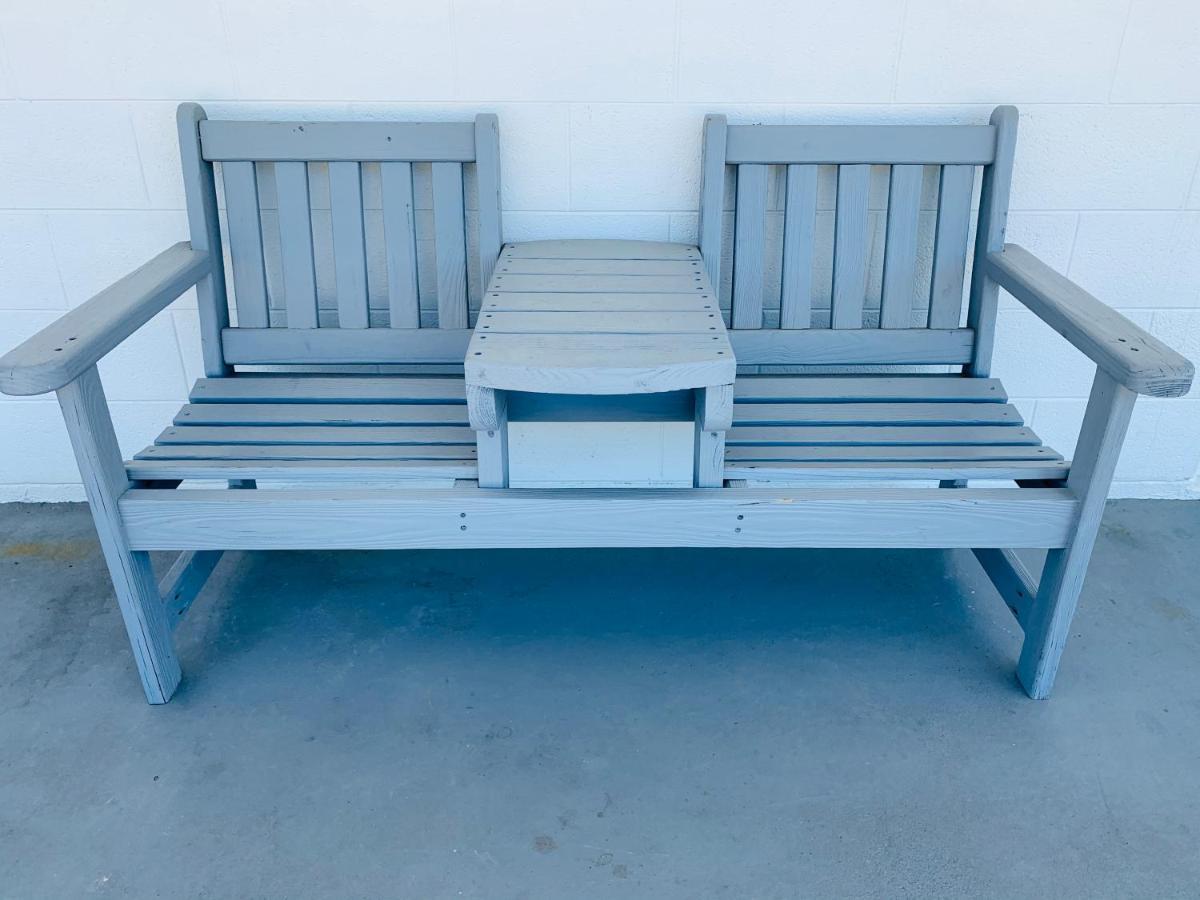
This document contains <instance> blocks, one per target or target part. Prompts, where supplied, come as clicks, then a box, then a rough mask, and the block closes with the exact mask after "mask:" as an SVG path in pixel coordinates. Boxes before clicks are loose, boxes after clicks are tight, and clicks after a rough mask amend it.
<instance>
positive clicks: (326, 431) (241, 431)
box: [155, 425, 475, 444]
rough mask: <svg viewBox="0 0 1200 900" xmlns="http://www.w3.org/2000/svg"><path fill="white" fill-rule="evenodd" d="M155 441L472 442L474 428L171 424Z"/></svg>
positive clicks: (174, 442) (287, 442)
mask: <svg viewBox="0 0 1200 900" xmlns="http://www.w3.org/2000/svg"><path fill="white" fill-rule="evenodd" d="M155 443H158V444H474V443H475V432H473V431H472V430H471V429H470V427H468V426H466V425H463V426H456V425H442V426H426V425H416V426H412V427H404V426H400V425H368V426H354V425H230V426H228V427H222V426H220V425H174V426H172V427H170V428H168V429H166V430H165V431H163V433H162V434H160V435H159V436H158V437H157V438H155Z"/></svg>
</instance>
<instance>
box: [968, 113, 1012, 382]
mask: <svg viewBox="0 0 1200 900" xmlns="http://www.w3.org/2000/svg"><path fill="white" fill-rule="evenodd" d="M991 123H992V124H993V125H995V126H996V158H995V159H994V160H993V161H992V164H991V165H989V166H985V167H984V170H983V179H982V184H981V186H980V189H979V228H978V230H977V231H976V233H975V267H974V269H973V270H972V275H971V302H970V305H969V307H968V309H967V325H969V326H970V327H971V328H973V329H975V355H974V357H973V358H972V360H971V365H970V373H971V374H972V375H976V376H979V377H981V378H985V377H987V376H988V375H990V374H991V370H992V343H993V341H994V339H995V336H996V303H997V299H998V295H999V293H1000V287H999V285H997V284H996V282H995V281H993V280H992V279H991V278H988V277H987V276H986V275H984V271H983V270H984V266H982V265H981V262H982V259H983V257H984V256H986V255H987V254H988V253H992V252H994V251H996V250H999V249H1001V248H1002V247H1003V246H1004V230H1005V227H1006V224H1007V222H1008V195H1009V190H1010V188H1011V186H1012V169H1013V156H1014V153H1015V151H1016V146H1017V109H1016V107H1015V106H997V107H996V109H995V110H993V111H992V118H991Z"/></svg>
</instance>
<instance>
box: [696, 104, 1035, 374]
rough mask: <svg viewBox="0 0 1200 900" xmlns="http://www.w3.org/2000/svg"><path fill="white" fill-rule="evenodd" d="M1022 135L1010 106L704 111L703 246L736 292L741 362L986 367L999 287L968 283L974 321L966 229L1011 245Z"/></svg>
mask: <svg viewBox="0 0 1200 900" xmlns="http://www.w3.org/2000/svg"><path fill="white" fill-rule="evenodd" d="M1015 139H1016V110H1015V109H1013V108H1012V107H1000V108H998V109H997V110H996V111H995V113H994V114H993V116H992V120H991V123H990V124H987V125H942V126H939V125H931V126H924V125H915V126H914V125H880V126H860V125H730V124H728V123H727V122H726V120H725V117H724V116H715V115H714V116H708V117H707V118H706V119H705V123H704V145H703V146H704V158H703V163H702V185H701V198H700V248H701V253H702V255H703V258H704V264H705V266H706V267H707V269H708V273H709V276H710V277H711V278H712V280H713V283H714V284H715V285H718V286H719V287H718V290H724V291H726V292H727V293H726V294H725V296H728V297H729V298H730V303H731V310H730V324H731V326H732V328H733V329H734V330H735V332H734V348H735V352H736V353H737V356H738V362H739V363H743V364H772V363H777V364H816V365H848V364H884V365H887V364H927V363H928V364H942V363H950V364H960V363H961V364H967V365H970V366H972V367H973V368H974V369H976V370H977V371H979V372H981V373H982V372H983V371H985V370H986V367H987V357H988V356H989V355H990V343H991V337H992V330H993V323H994V317H995V302H996V293H995V290H994V289H989V288H988V286H987V285H984V284H983V283H982V281H979V283H978V284H977V285H975V286H973V287H972V292H971V295H972V296H971V304H970V309H969V313H968V316H967V322H966V326H965V327H964V325H963V315H962V312H963V311H962V299H963V292H964V280H965V276H966V272H967V269H968V267H967V255H968V252H969V247H968V242H969V233H970V229H971V226H972V225H973V224H975V222H976V219H977V218H978V221H979V227H978V229H977V232H976V252H980V251H981V250H992V249H998V248H999V247H1000V245H1001V244H1002V243H1003V233H1004V226H1005V220H1006V218H1007V211H1008V193H1009V184H1010V180H1011V171H1012V159H1013V147H1014V144H1015ZM980 169H982V181H981V193H980V206H979V210H980V212H979V215H978V217H977V216H976V214H975V213H974V212H973V199H974V190H975V183H976V174H977V172H978V171H979V170H980ZM730 170H732V172H733V174H734V179H733V183H734V185H735V189H734V191H733V192H732V194H731V195H730V193H728V192H727V176H728V175H729V174H730ZM772 187H774V188H775V189H776V190H775V192H774V193H775V195H776V196H777V197H778V198H779V199H777V200H775V202H774V203H772V199H771V195H772V191H771V188H772ZM730 196H732V202H729V201H728V200H727V198H728V197H730ZM884 198H886V201H885V200H884ZM730 220H732V222H730ZM727 236H728V237H730V238H731V239H729V240H727V239H726V238H727ZM977 281H978V280H977Z"/></svg>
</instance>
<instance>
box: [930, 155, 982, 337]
mask: <svg viewBox="0 0 1200 900" xmlns="http://www.w3.org/2000/svg"><path fill="white" fill-rule="evenodd" d="M940 185H941V186H940V188H939V189H938V217H937V229H936V234H935V237H934V244H933V275H932V276H931V284H930V292H929V327H930V328H956V327H958V325H959V318H960V317H961V315H962V297H963V284H964V281H965V278H966V271H967V239H968V234H969V232H970V230H971V191H972V190H973V189H974V187H975V168H974V166H943V167H942V175H941V182H940Z"/></svg>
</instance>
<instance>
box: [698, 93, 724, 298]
mask: <svg viewBox="0 0 1200 900" xmlns="http://www.w3.org/2000/svg"><path fill="white" fill-rule="evenodd" d="M727 133H728V125H727V123H726V120H725V117H724V116H713V115H710V116H705V117H704V135H703V139H702V142H701V162H700V253H701V254H702V256H703V259H704V270H705V272H707V273H708V280H709V281H710V282H711V283H712V284H714V285H716V286H718V287H720V284H721V251H722V234H723V233H724V220H725V161H726V154H725V139H726V134H727Z"/></svg>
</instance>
